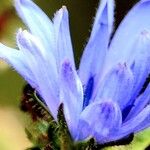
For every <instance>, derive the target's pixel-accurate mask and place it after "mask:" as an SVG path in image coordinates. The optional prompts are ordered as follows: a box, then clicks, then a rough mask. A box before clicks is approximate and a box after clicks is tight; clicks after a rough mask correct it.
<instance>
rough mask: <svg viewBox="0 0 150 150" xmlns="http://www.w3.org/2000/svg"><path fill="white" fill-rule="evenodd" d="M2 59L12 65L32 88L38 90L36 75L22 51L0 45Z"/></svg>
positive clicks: (0, 57)
mask: <svg viewBox="0 0 150 150" xmlns="http://www.w3.org/2000/svg"><path fill="white" fill-rule="evenodd" d="M0 59H3V60H4V61H6V62H7V63H8V64H10V65H11V66H12V67H13V68H14V69H15V70H16V71H17V72H18V73H19V74H21V75H22V76H23V77H24V79H25V80H26V81H27V82H29V83H30V84H31V85H32V87H34V88H36V87H37V84H36V80H35V77H34V74H33V73H32V72H31V70H30V68H29V66H28V65H27V63H26V61H25V58H24V56H23V54H22V52H21V51H18V50H16V49H12V48H9V47H7V46H5V45H3V44H1V43H0Z"/></svg>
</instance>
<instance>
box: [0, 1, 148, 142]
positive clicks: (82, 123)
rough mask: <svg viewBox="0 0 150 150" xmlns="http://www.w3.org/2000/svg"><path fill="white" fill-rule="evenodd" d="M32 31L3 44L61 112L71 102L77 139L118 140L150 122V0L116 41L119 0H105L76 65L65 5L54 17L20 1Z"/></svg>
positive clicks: (4, 53) (68, 112)
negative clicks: (11, 44)
mask: <svg viewBox="0 0 150 150" xmlns="http://www.w3.org/2000/svg"><path fill="white" fill-rule="evenodd" d="M15 7H16V10H17V12H18V14H19V16H20V17H21V19H22V20H23V21H24V23H25V24H26V25H27V27H28V29H29V31H26V30H25V31H22V29H19V31H18V33H17V36H16V41H17V45H18V49H19V50H16V49H12V48H9V47H7V46H5V45H3V44H0V58H1V59H3V60H5V61H6V62H8V63H9V64H10V65H11V66H12V67H13V68H14V69H15V70H16V71H17V72H18V73H19V74H21V75H22V76H23V77H24V79H25V80H26V81H27V82H28V83H29V84H30V85H31V86H32V87H33V88H35V89H36V90H37V91H38V93H39V94H40V95H41V96H42V98H43V99H44V100H45V102H46V104H47V106H48V108H49V110H50V112H51V114H52V115H53V117H54V118H55V119H56V116H57V111H58V107H59V105H60V104H61V103H63V104H64V113H65V118H66V121H67V124H68V127H69V130H70V132H71V135H72V137H73V138H74V140H85V139H86V138H88V137H94V138H95V139H96V141H97V142H99V143H107V142H110V141H115V140H118V139H121V138H123V137H126V136H128V135H130V134H131V133H137V132H139V131H141V130H143V129H145V128H148V127H149V126H150V104H149V103H150V85H149V84H148V86H147V87H146V89H145V90H144V92H141V90H142V89H143V85H144V83H145V81H146V78H147V77H148V76H149V74H150V0H141V1H139V2H138V3H137V4H136V5H135V6H134V7H133V8H132V9H131V11H130V12H129V13H128V14H127V16H126V17H125V18H124V20H123V21H122V22H121V24H120V26H119V28H118V29H117V31H116V32H115V34H114V36H113V38H112V40H111V35H112V31H113V21H114V18H113V17H114V1H113V0H101V3H100V6H99V8H98V10H97V14H96V18H95V22H94V25H93V29H92V31H91V36H90V38H89V41H88V43H87V45H86V47H85V50H84V53H83V56H82V58H81V63H80V66H79V69H78V71H76V67H75V63H74V56H73V50H72V44H71V39H70V32H69V21H68V12H67V9H66V7H65V6H63V7H62V8H61V9H60V10H59V11H58V12H57V13H56V14H55V16H54V19H53V20H49V18H48V17H47V16H46V15H45V14H44V13H43V11H42V10H41V9H40V8H39V7H38V6H36V5H35V4H34V3H33V2H32V1H31V0H15Z"/></svg>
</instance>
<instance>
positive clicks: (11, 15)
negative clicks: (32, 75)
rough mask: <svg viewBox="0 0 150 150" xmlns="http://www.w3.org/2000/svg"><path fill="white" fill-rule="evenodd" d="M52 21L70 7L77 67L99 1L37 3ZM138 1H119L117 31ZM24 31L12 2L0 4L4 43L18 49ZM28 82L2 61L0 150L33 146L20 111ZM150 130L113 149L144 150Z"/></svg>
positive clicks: (5, 0)
mask: <svg viewBox="0 0 150 150" xmlns="http://www.w3.org/2000/svg"><path fill="white" fill-rule="evenodd" d="M35 2H36V3H37V4H38V5H39V6H40V7H41V8H42V9H43V10H44V11H45V12H46V13H47V15H48V16H49V17H50V18H52V17H53V14H54V12H56V10H58V9H59V8H60V7H61V6H62V5H66V6H67V8H68V10H69V14H70V29H71V36H72V39H73V40H72V41H73V47H74V53H75V58H76V63H77V64H78V63H79V60H80V56H81V54H82V51H83V47H84V45H85V44H86V41H87V39H88V37H89V33H90V29H91V25H92V22H93V18H94V14H95V10H96V7H97V5H98V2H99V0H82V1H81V0H35ZM134 3H135V0H130V1H128V2H127V0H116V13H115V17H116V18H117V20H116V22H115V28H117V26H118V25H119V23H120V21H121V20H122V18H123V16H124V15H125V14H126V13H127V11H128V10H129V9H130V8H131V7H132V5H133V4H134ZM20 27H22V28H24V25H23V24H22V22H21V20H20V19H19V18H18V17H17V15H16V12H15V9H14V8H13V1H12V0H0V41H1V42H2V43H4V44H6V45H8V46H11V47H16V45H15V43H16V42H15V33H16V31H17V29H18V28H20ZM24 84H25V81H24V80H23V79H22V78H21V77H20V76H19V75H18V74H17V73H16V72H15V71H14V70H13V69H10V68H9V67H8V66H7V65H6V64H5V63H4V62H2V61H0V150H24V149H25V148H27V147H29V146H31V143H30V142H29V141H28V140H27V138H26V135H25V132H24V122H25V119H26V118H25V117H24V115H23V113H21V112H20V110H19V104H20V99H21V91H22V88H23V85H24ZM149 135H150V130H146V131H144V132H141V133H140V134H137V135H136V137H135V140H134V141H133V143H132V144H131V145H130V146H127V147H117V148H116V147H115V148H113V149H131V150H143V149H144V148H145V147H146V146H147V145H149V144H150V138H149Z"/></svg>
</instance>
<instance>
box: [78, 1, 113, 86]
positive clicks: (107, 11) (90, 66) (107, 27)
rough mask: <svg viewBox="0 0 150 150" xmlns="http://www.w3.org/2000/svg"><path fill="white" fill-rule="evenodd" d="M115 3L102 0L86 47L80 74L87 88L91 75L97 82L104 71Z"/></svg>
mask: <svg viewBox="0 0 150 150" xmlns="http://www.w3.org/2000/svg"><path fill="white" fill-rule="evenodd" d="M113 3H114V1H113V0H102V1H101V4H100V6H99V9H98V11H97V15H96V18H95V22H94V25H93V29H92V32H91V36H90V39H89V42H88V44H87V46H86V47H85V50H84V53H83V56H82V59H81V63H80V67H79V76H80V78H81V81H82V83H83V85H84V87H85V88H86V86H87V83H88V81H89V79H90V78H91V77H93V78H94V83H97V81H98V79H99V78H100V74H101V72H102V66H103V62H104V59H105V55H106V51H107V47H108V44H109V39H110V35H111V32H112V28H113V15H114V4H113Z"/></svg>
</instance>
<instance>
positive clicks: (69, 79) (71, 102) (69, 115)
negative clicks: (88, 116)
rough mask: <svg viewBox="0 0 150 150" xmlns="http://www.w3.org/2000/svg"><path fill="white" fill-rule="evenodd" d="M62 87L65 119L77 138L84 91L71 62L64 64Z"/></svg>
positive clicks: (61, 77)
mask: <svg viewBox="0 0 150 150" xmlns="http://www.w3.org/2000/svg"><path fill="white" fill-rule="evenodd" d="M60 87H61V88H60V90H61V91H60V100H61V103H64V111H65V117H66V120H67V123H68V126H69V128H70V130H71V133H72V136H73V137H75V136H76V134H77V132H76V128H77V123H78V118H79V114H80V113H81V111H82V105H83V89H82V84H81V81H80V79H79V77H78V75H77V73H76V70H74V67H72V64H71V62H70V61H69V60H65V61H64V63H63V64H62V68H61V74H60Z"/></svg>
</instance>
